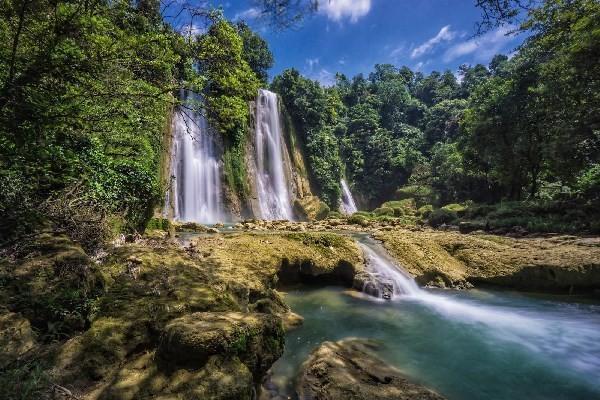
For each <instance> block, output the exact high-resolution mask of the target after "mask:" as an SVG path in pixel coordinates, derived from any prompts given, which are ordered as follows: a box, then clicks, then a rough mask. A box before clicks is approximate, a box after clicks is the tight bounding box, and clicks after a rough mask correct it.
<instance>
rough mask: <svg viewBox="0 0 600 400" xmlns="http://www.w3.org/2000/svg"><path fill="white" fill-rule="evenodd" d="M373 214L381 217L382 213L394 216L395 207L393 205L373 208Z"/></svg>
mask: <svg viewBox="0 0 600 400" xmlns="http://www.w3.org/2000/svg"><path fill="white" fill-rule="evenodd" d="M373 214H375V215H376V216H378V217H380V216H382V215H387V216H390V217H393V216H394V209H393V208H391V207H379V208H376V209H375V210H373Z"/></svg>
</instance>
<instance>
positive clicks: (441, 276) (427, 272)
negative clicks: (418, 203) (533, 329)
mask: <svg viewBox="0 0 600 400" xmlns="http://www.w3.org/2000/svg"><path fill="white" fill-rule="evenodd" d="M375 237H376V238H377V239H379V240H381V241H382V242H383V243H384V245H385V248H386V249H387V250H388V252H389V253H390V255H391V256H393V257H394V258H395V259H396V260H397V261H398V263H399V264H400V265H402V266H403V267H404V268H405V269H406V270H407V271H408V272H410V273H411V274H412V275H413V276H414V277H415V279H416V280H417V282H418V283H419V284H420V285H423V286H426V285H428V286H437V287H459V288H460V287H469V286H471V285H481V284H491V285H498V286H503V287H507V288H513V289H520V290H534V291H536V290H537V291H551V292H566V293H568V292H573V291H587V292H590V291H598V290H600V238H585V237H577V236H564V235H562V236H561V235H554V236H547V237H527V238H511V237H506V236H497V235H489V234H486V233H483V232H473V233H470V234H461V233H458V232H443V231H435V230H429V229H427V230H418V231H417V230H408V229H395V230H392V231H386V232H378V233H376V234H375Z"/></svg>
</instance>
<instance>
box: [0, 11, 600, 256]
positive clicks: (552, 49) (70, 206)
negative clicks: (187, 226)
mask: <svg viewBox="0 0 600 400" xmlns="http://www.w3.org/2000/svg"><path fill="white" fill-rule="evenodd" d="M283 3H285V4H286V5H287V6H288V8H284V9H285V10H286V12H288V14H285V13H283V12H282V11H281V10H283V9H275V10H274V9H273V5H272V4H271V3H270V2H264V4H263V7H264V13H265V15H274V17H273V19H274V23H278V24H279V25H278V26H280V27H281V26H284V27H285V26H287V25H288V24H292V23H294V21H296V20H298V19H299V18H300V17H301V15H302V14H304V13H310V12H311V10H312V9H313V8H314V7H316V6H317V4H316V3H314V2H307V3H305V4H304V8H302V9H298V8H297V7H296V8H294V7H292V6H293V5H294V4H295V3H294V4H292V3H293V2H283ZM283 3H282V4H283ZM288 3H289V4H288ZM493 3H494V2H485V1H483V2H478V5H479V6H480V7H482V8H483V10H484V11H486V13H485V15H486V17H487V19H484V20H483V23H482V24H480V28H481V29H486V26H487V27H488V28H489V26H491V25H494V24H501V23H504V22H506V21H505V19H507V20H510V18H511V15H513V14H514V12H513V11H512V10H510V9H509V10H504V12H502V10H500V12H499V13H497V14H493V13H492V12H491V11H490V10H491V9H490V7H491V6H490V4H493ZM509 3H510V2H509ZM518 4H519V2H517V5H518ZM486 7H487V8H486ZM0 9H1V15H2V19H1V24H0V35H1V38H2V41H3V42H4V43H6V45H5V46H3V47H2V49H1V50H0V51H1V52H2V56H1V57H0V81H1V82H2V83H1V89H0V104H1V105H2V108H1V111H0V144H1V145H0V149H1V150H0V186H1V187H2V191H1V192H0V213H1V214H2V222H3V223H2V227H1V228H0V235H1V236H2V237H4V238H8V237H14V236H15V235H16V234H21V233H27V232H28V231H31V230H32V229H34V228H35V227H38V226H40V224H41V225H44V224H47V223H52V224H54V225H55V226H59V227H61V229H65V230H67V231H72V232H73V235H76V236H77V235H79V239H82V240H83V241H87V242H88V243H90V245H91V246H93V245H94V244H96V243H97V242H99V241H102V240H103V239H105V238H106V237H108V236H109V235H110V234H111V232H114V231H115V230H117V231H123V230H142V229H143V227H144V226H145V224H146V222H147V221H148V219H149V218H150V217H151V215H152V212H153V210H154V208H155V207H156V206H157V205H158V204H160V203H161V201H162V197H163V195H164V192H165V185H167V184H168V182H165V179H164V177H161V174H160V172H159V170H160V165H161V158H162V157H163V154H164V153H165V148H164V146H165V141H164V136H165V132H167V131H168V126H169V118H170V117H169V115H170V113H171V110H172V109H173V107H175V106H176V105H178V103H179V100H178V98H179V97H178V93H179V91H180V90H182V89H187V90H194V91H197V92H200V93H202V94H203V96H204V99H205V100H206V101H205V103H204V104H199V105H197V107H198V109H201V110H202V112H205V113H206V114H207V116H208V118H209V121H210V123H211V124H212V125H213V126H214V127H215V128H216V130H217V131H218V132H220V133H221V135H222V137H223V141H224V143H225V154H224V157H223V158H224V160H223V161H224V165H225V177H226V181H227V184H228V186H229V187H230V188H231V189H232V190H234V191H235V192H237V193H238V195H239V196H241V197H243V196H244V195H245V194H246V191H247V187H246V182H247V180H246V178H245V175H246V170H245V166H244V163H243V157H244V154H243V153H244V145H245V142H246V141H247V140H248V137H247V136H248V135H247V130H248V129H247V128H248V124H249V118H250V116H249V108H248V102H249V101H251V100H253V99H254V98H255V96H256V92H257V89H258V88H259V87H261V86H263V87H264V86H265V85H267V79H268V70H269V68H270V67H271V66H272V64H273V56H272V54H271V53H270V51H269V49H268V45H267V43H266V42H265V41H264V40H263V39H262V38H260V36H258V35H257V34H256V33H254V32H253V31H252V30H251V29H250V28H249V26H248V25H246V24H245V23H244V22H238V23H232V22H229V21H227V20H226V19H225V18H224V17H223V15H222V13H221V12H220V11H219V10H210V9H195V10H194V11H193V13H192V14H191V15H193V16H194V17H195V18H199V19H201V20H202V21H204V23H205V25H206V29H205V30H203V31H202V33H199V34H196V35H191V34H185V33H184V34H182V33H180V32H179V31H180V30H178V29H175V28H174V26H173V25H172V24H171V23H170V21H169V20H168V19H166V18H164V17H163V16H162V15H161V4H160V3H158V2H155V1H152V0H140V1H138V2H134V3H131V2H127V1H117V2H104V1H91V2H90V1H85V2H82V1H47V0H41V1H31V0H15V1H3V2H2V5H1V7H0ZM496 11H498V10H496ZM187 12H188V13H190V10H187ZM268 13H272V14H268ZM599 14H600V6H599V4H598V2H596V1H593V0H569V1H565V0H548V1H545V2H543V4H541V5H539V6H538V7H536V8H531V9H529V11H528V12H527V13H526V17H525V18H524V19H523V20H522V21H521V24H520V25H519V26H518V28H516V29H517V30H518V31H521V32H525V33H526V34H527V35H528V36H527V39H526V40H525V42H524V43H523V45H522V46H520V47H519V48H518V49H517V51H516V52H515V53H514V54H512V55H511V57H508V56H506V55H497V56H495V57H494V58H493V59H492V60H491V62H490V64H489V65H480V64H478V65H462V66H460V68H459V73H458V74H457V75H455V74H454V73H452V72H451V71H444V72H437V71H433V72H431V73H429V74H423V73H421V72H416V71H412V70H410V69H409V68H408V67H405V66H394V65H389V64H378V65H375V66H374V68H373V72H371V73H370V74H369V75H368V76H363V75H358V76H355V77H353V78H349V77H346V76H344V75H341V74H338V75H337V76H336V83H335V85H334V86H331V87H324V86H322V85H320V84H319V83H318V82H317V81H312V80H310V79H308V78H305V77H303V76H301V75H300V74H299V72H298V71H296V70H293V69H291V70H287V71H285V72H283V73H282V74H280V75H278V76H275V77H274V78H273V79H272V83H271V89H272V90H274V91H276V92H277V93H278V94H279V95H280V96H281V98H282V102H283V104H284V106H285V109H286V110H287V112H288V113H289V114H290V115H291V117H292V119H293V121H294V125H295V126H296V128H297V131H298V132H299V133H300V135H301V139H302V141H303V146H304V149H305V153H306V157H307V160H308V164H309V170H310V174H311V176H312V178H313V181H314V184H315V186H317V192H318V194H319V195H320V197H321V199H322V200H323V201H324V202H325V203H327V204H328V206H329V207H330V208H331V209H332V210H333V209H336V208H337V205H338V201H339V198H340V186H339V185H340V183H339V182H340V178H342V177H344V176H345V177H346V178H347V180H348V181H349V182H351V185H352V186H353V187H354V188H356V192H357V196H358V198H359V200H360V202H361V203H362V206H363V208H366V209H374V208H376V207H378V206H379V205H380V204H381V203H383V202H385V201H387V200H401V199H402V198H405V197H411V198H418V199H420V200H419V203H421V205H431V206H433V207H435V208H437V207H442V206H444V205H446V204H451V203H462V204H463V205H466V204H473V203H477V204H498V203H500V202H505V204H508V203H506V202H511V201H512V202H520V203H519V204H528V206H527V207H529V206H531V207H537V208H538V209H539V208H540V207H541V208H543V209H552V208H553V207H554V209H556V208H557V207H558V209H559V210H560V212H561V213H562V212H563V211H565V212H572V213H573V214H572V215H569V216H567V217H566V220H565V221H571V222H572V221H573V220H582V221H583V222H582V225H578V226H577V227H576V228H577V229H583V230H597V229H598V228H599V227H598V222H597V221H595V220H593V219H592V220H590V219H588V218H586V213H587V212H588V211H589V210H592V209H593V208H594V204H597V201H598V199H599V197H600V136H599V135H600V133H599V132H600V130H599V129H600V125H599V124H600V120H599V116H600V112H599V110H600V94H599V93H600V83H599V79H600V70H599V68H600V67H599V66H598V54H600V49H599V46H600V26H599V24H600V15H599ZM277 18H279V19H277ZM486 24H487V25H486ZM431 206H430V207H431ZM473 208H474V209H475V208H476V207H473ZM480 209H481V208H480ZM528 212H529V211H528ZM443 217H444V216H442V219H443ZM547 229H550V227H548V228H547Z"/></svg>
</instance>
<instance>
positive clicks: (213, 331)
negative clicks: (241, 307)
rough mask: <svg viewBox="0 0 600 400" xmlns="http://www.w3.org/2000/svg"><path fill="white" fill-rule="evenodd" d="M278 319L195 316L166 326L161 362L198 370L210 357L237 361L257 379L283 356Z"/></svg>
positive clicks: (267, 316) (223, 314)
mask: <svg viewBox="0 0 600 400" xmlns="http://www.w3.org/2000/svg"><path fill="white" fill-rule="evenodd" d="M283 343H284V332H283V326H282V323H281V319H280V318H278V317H276V316H274V315H270V314H262V313H241V312H199V313H193V314H188V315H185V316H183V317H181V318H177V319H174V320H173V321H171V322H169V323H168V324H167V325H166V327H165V331H164V335H163V338H162V341H161V344H160V346H159V353H160V355H161V356H162V357H163V359H165V360H167V361H169V362H170V363H172V364H175V365H178V366H192V367H196V368H197V367H201V366H203V365H204V364H205V363H206V362H207V361H208V359H209V358H210V357H211V356H213V355H228V356H231V357H234V356H235V357H238V358H239V359H240V360H241V361H242V362H243V363H244V364H245V365H246V366H247V367H248V368H249V369H250V371H251V372H252V373H253V375H254V376H255V378H257V379H258V378H260V377H262V376H263V375H264V373H265V372H266V371H267V370H268V369H269V368H270V367H271V365H272V364H273V362H275V361H276V360H277V359H278V358H279V357H280V356H281V354H282V353H283Z"/></svg>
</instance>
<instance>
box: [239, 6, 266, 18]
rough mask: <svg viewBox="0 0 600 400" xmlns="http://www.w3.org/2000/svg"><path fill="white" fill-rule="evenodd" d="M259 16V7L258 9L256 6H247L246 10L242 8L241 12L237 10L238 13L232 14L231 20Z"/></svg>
mask: <svg viewBox="0 0 600 400" xmlns="http://www.w3.org/2000/svg"><path fill="white" fill-rule="evenodd" d="M260 16H261V11H260V9H258V8H256V7H252V8H249V9H247V10H244V11H242V12H239V13H237V14H235V15H234V16H233V20H234V21H238V20H251V19H256V18H258V17H260Z"/></svg>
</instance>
